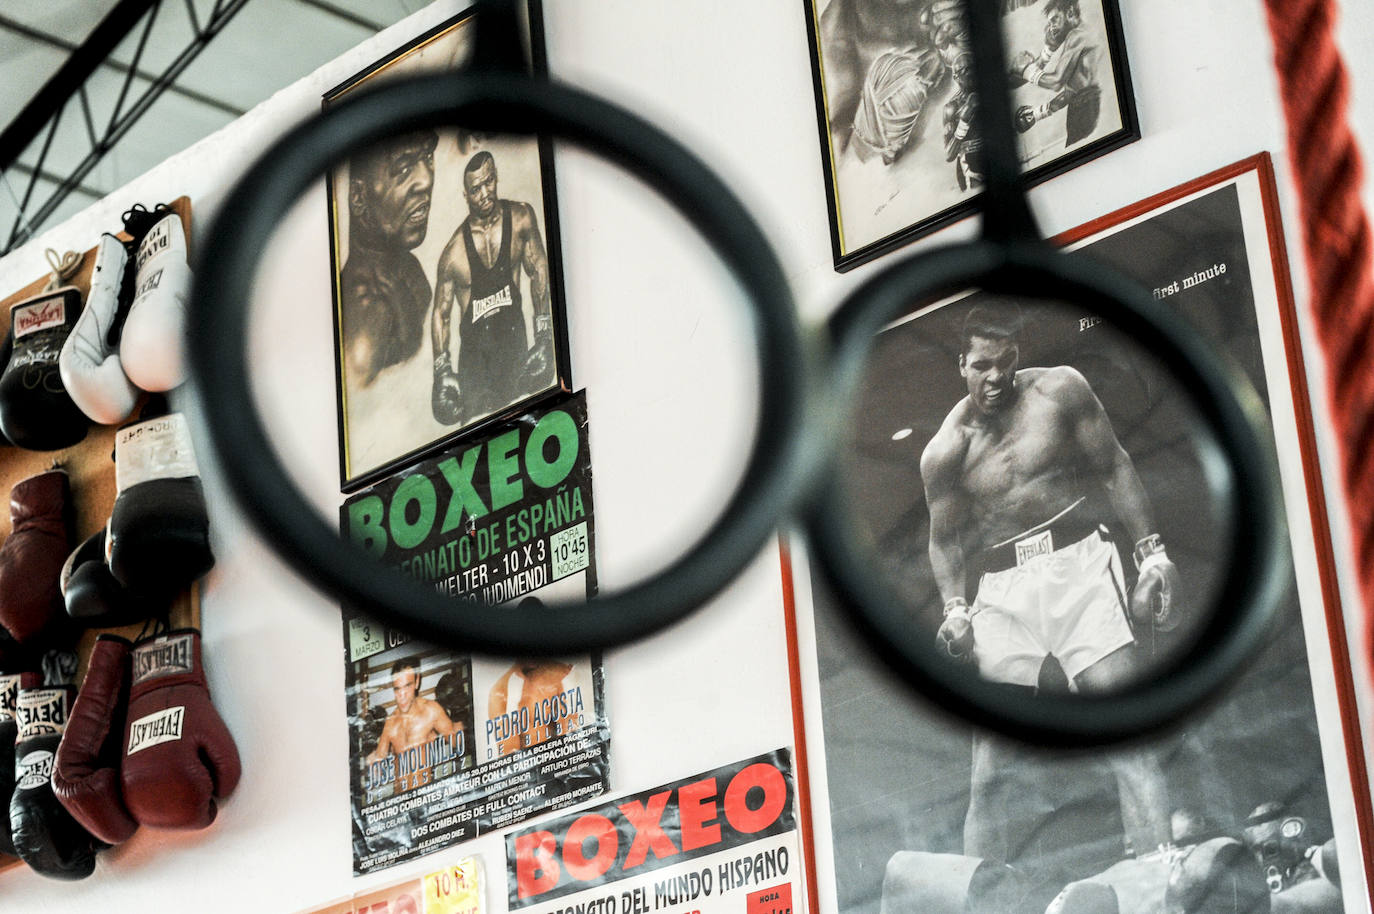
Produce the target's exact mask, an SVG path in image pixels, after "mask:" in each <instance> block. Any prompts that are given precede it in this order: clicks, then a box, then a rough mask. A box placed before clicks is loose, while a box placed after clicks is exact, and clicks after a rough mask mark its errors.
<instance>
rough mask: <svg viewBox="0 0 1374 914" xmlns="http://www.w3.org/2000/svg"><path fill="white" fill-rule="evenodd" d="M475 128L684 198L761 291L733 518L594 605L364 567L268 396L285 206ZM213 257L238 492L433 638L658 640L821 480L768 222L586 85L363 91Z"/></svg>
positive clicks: (452, 85) (351, 589)
mask: <svg viewBox="0 0 1374 914" xmlns="http://www.w3.org/2000/svg"><path fill="white" fill-rule="evenodd" d="M458 123H462V124H464V125H465V126H468V127H472V128H477V129H483V130H489V131H493V132H498V133H524V134H529V133H532V132H534V131H536V130H537V131H538V132H539V133H541V134H542V135H548V136H553V137H562V138H564V139H568V140H572V141H573V142H575V143H577V144H578V145H580V146H582V147H584V148H586V149H588V150H590V151H592V152H594V153H597V154H599V155H601V156H603V157H605V158H607V159H609V160H611V161H613V162H616V163H617V164H619V165H620V166H622V167H623V168H625V169H626V170H627V171H629V172H631V173H633V174H635V175H637V176H638V177H640V178H641V179H643V180H644V181H645V182H646V183H647V184H648V185H649V186H650V187H652V188H654V189H655V190H657V191H658V192H659V193H660V194H661V195H662V196H663V197H664V198H665V199H667V200H668V202H669V203H671V204H673V205H675V206H676V207H677V208H678V209H679V210H680V211H681V212H682V213H683V215H684V216H685V217H686V218H687V219H688V221H689V222H690V223H691V224H692V225H693V226H694V227H695V228H696V229H697V230H698V231H699V232H701V234H702V236H703V237H704V238H705V240H706V242H707V243H708V244H710V245H711V246H712V247H713V248H714V249H715V250H716V252H717V253H718V255H719V256H720V257H721V259H722V260H723V261H724V262H725V264H726V266H727V267H728V268H729V269H730V271H731V272H732V273H733V274H734V276H735V277H736V278H737V279H738V280H739V282H740V284H741V286H742V287H743V290H744V293H745V294H746V296H747V297H748V299H749V300H750V302H751V304H752V307H751V308H750V309H749V313H750V315H751V318H752V321H753V325H754V330H755V333H756V337H757V344H758V356H759V372H760V420H759V428H758V437H757V438H756V440H755V441H754V443H753V449H752V452H751V454H750V457H749V461H748V463H747V465H746V468H745V471H744V475H743V477H742V480H741V482H740V484H739V486H738V487H737V488H736V490H735V491H734V493H733V494H732V495H731V497H730V500H729V502H728V503H727V505H726V507H725V510H724V512H723V513H722V514H721V515H720V517H719V518H718V519H717V520H716V521H715V523H714V524H713V525H712V526H711V527H710V528H709V529H708V530H707V532H706V533H705V535H703V536H702V538H701V539H699V540H698V541H697V542H696V543H695V544H693V546H692V547H691V549H690V550H688V551H687V552H686V553H685V554H684V555H683V556H682V557H681V558H679V559H678V560H676V561H675V562H674V563H673V564H671V565H670V566H668V567H667V568H666V569H664V570H663V571H662V572H661V573H660V574H658V575H656V576H654V577H652V578H649V579H647V580H644V581H642V582H639V583H636V584H634V585H632V586H630V587H628V588H627V589H624V590H621V591H618V592H616V593H613V594H611V595H609V596H605V597H597V598H596V599H595V600H593V601H592V602H591V603H588V604H583V605H559V606H544V607H540V606H534V605H524V606H503V607H501V609H500V611H499V612H494V611H492V609H491V608H490V607H489V606H485V605H482V604H473V603H465V602H460V601H456V600H453V599H451V598H449V597H445V596H441V595H440V594H439V593H438V592H437V591H436V590H434V589H433V588H432V587H428V586H425V585H422V584H420V583H418V582H415V581H411V580H409V579H406V578H404V577H402V576H401V575H400V574H398V573H394V572H386V573H383V572H382V571H381V570H380V569H379V567H378V566H376V565H375V564H374V563H371V562H367V561H359V555H358V552H357V551H356V550H355V549H354V548H352V547H349V546H348V545H347V544H345V543H343V542H342V540H341V537H340V534H339V532H338V531H337V530H333V529H330V528H329V527H328V526H327V525H326V524H325V523H324V522H323V521H322V520H321V519H320V517H319V515H318V514H317V512H316V511H315V509H314V508H313V507H311V506H310V504H309V503H308V502H307V501H306V500H305V498H304V497H303V496H302V494H301V493H300V491H299V490H298V489H297V488H296V487H295V485H294V484H293V483H292V482H291V480H290V477H289V475H288V474H287V472H286V470H285V468H284V467H283V466H282V465H281V463H280V461H279V459H278V456H277V454H276V453H275V451H274V450H273V448H272V447H271V445H270V443H269V441H268V437H267V434H266V432H265V431H264V429H263V425H262V422H261V418H260V417H259V415H258V413H257V411H256V409H255V408H254V406H253V398H252V395H251V391H250V388H249V383H248V369H247V351H246V350H247V332H246V330H247V326H246V325H247V313H248V302H249V301H251V300H252V286H253V280H254V277H255V276H256V273H257V266H258V262H259V260H260V259H261V256H262V254H263V252H264V250H265V248H266V246H267V243H268V241H269V240H270V239H271V237H272V235H273V232H274V231H275V229H276V228H277V225H278V221H279V220H280V218H281V215H282V214H283V213H285V212H286V211H287V210H288V209H289V208H290V207H291V206H292V205H293V204H294V203H295V202H296V200H297V199H299V197H300V196H301V194H303V193H305V192H307V191H311V192H313V191H314V190H315V183H314V182H316V181H318V180H319V178H320V176H322V175H323V174H324V173H325V171H326V169H328V168H329V167H330V166H331V165H334V164H335V163H337V162H339V161H341V160H342V159H343V158H344V157H345V156H346V155H347V154H348V153H349V152H351V151H352V150H355V149H358V148H360V147H363V146H366V145H368V144H369V143H374V142H377V141H379V140H383V139H385V138H387V137H388V136H392V135H395V134H398V133H403V132H406V131H411V130H418V129H422V128H429V127H445V126H452V125H454V124H458ZM200 250H201V255H200V256H199V258H198V263H197V266H196V274H195V275H196V280H195V285H194V289H193V294H192V296H191V304H190V309H189V311H190V314H189V326H190V336H189V362H190V366H191V377H192V381H193V383H194V387H195V390H196V392H197V394H198V396H199V398H200V400H201V402H202V403H203V405H204V411H205V424H206V426H207V434H208V437H209V440H210V442H211V444H212V446H213V449H214V451H215V452H216V454H217V455H218V458H219V463H220V466H221V467H222V470H223V473H224V474H225V476H226V478H227V483H228V486H229V488H230V490H231V491H232V492H233V493H234V495H235V497H236V498H237V500H238V502H239V504H240V506H241V507H242V509H243V510H244V512H245V513H246V514H247V515H248V517H249V518H250V519H251V520H252V521H253V522H254V523H255V524H256V526H257V527H258V529H259V531H260V532H261V533H262V535H263V536H264V537H265V538H266V539H267V540H268V541H269V542H270V543H271V544H272V546H273V547H275V549H276V550H277V552H278V553H279V554H280V555H282V556H283V557H284V558H285V559H286V561H287V562H288V563H289V564H291V565H292V566H293V567H294V568H295V569H296V570H297V571H298V572H300V573H301V574H302V575H303V576H304V577H305V578H306V579H307V580H308V581H310V582H311V583H312V584H313V585H314V586H315V587H317V588H319V589H320V590H322V591H324V592H325V593H327V594H329V595H331V596H332V597H334V598H335V599H337V600H339V601H340V602H341V603H343V604H344V605H347V606H350V607H353V608H355V609H359V610H362V611H365V612H367V613H369V614H371V615H373V616H375V617H377V618H379V619H380V620H382V621H384V622H387V623H389V624H392V625H395V626H396V627H398V628H401V629H403V630H406V631H409V632H412V633H413V634H415V635H416V636H418V637H421V638H425V639H428V640H431V641H435V642H439V643H446V644H450V645H454V646H459V647H461V648H462V649H463V650H472V651H484V652H489V653H500V654H528V653H542V654H554V653H578V652H581V651H584V650H587V649H590V648H593V647H600V646H607V645H612V644H616V643H620V642H624V641H628V640H630V639H633V638H637V637H641V636H643V635H646V634H648V633H650V632H653V631H655V630H657V629H659V628H662V627H663V626H666V625H668V624H670V623H672V622H674V621H676V620H677V619H679V618H681V617H682V616H684V615H686V614H687V613H689V612H691V611H692V610H693V609H695V608H697V607H699V606H701V605H702V604H704V603H705V602H706V601H707V600H708V599H709V598H711V597H712V596H713V595H715V594H716V593H717V592H719V591H720V590H721V589H723V588H724V587H725V586H726V585H727V584H728V583H729V582H730V581H731V580H732V579H733V578H734V577H735V576H736V575H737V574H738V573H739V572H740V571H741V570H742V569H743V568H744V567H745V566H746V565H747V564H749V563H750V562H751V561H753V559H754V557H755V555H757V553H758V551H759V550H760V548H762V547H763V545H764V544H765V543H766V542H767V541H768V540H769V539H770V538H771V537H772V536H774V535H775V532H776V530H777V528H778V526H779V525H780V522H781V521H782V519H783V517H784V516H786V514H787V512H788V511H789V510H790V508H791V507H792V506H793V505H794V504H795V502H796V497H797V494H798V493H799V492H800V491H802V490H803V489H804V488H805V486H804V485H803V484H802V479H803V477H804V476H805V467H806V466H807V465H809V464H810V462H811V461H809V460H808V459H804V456H803V455H804V452H805V448H804V447H803V444H804V442H803V435H802V430H803V419H804V416H805V412H806V405H805V404H806V397H807V394H808V391H809V386H808V378H809V377H810V371H811V369H810V354H809V352H808V350H807V347H806V345H805V344H804V341H803V337H802V333H801V328H800V325H799V323H798V320H797V318H796V315H795V307H794V303H793V300H792V296H791V293H790V289H789V286H788V283H787V280H786V276H785V275H784V273H783V270H782V267H781V265H780V264H779V262H778V259H777V256H776V255H775V254H774V252H773V250H772V248H771V246H770V245H769V244H768V241H767V239H766V238H765V236H764V234H763V232H762V231H761V230H760V228H759V227H758V225H757V224H756V223H755V221H754V219H753V217H752V216H751V215H750V214H749V212H748V211H747V210H746V209H745V208H744V206H743V205H742V204H741V203H740V202H739V201H738V200H737V199H736V197H735V195H734V194H733V193H732V192H731V191H730V190H729V188H728V187H726V185H725V184H724V183H723V182H722V181H721V180H720V179H719V178H718V177H717V176H716V175H715V174H714V172H712V171H711V169H709V168H708V167H707V166H706V165H705V164H703V163H702V162H701V161H700V160H698V159H697V158H696V156H694V155H693V154H692V153H691V152H690V151H688V150H687V149H686V148H685V147H683V146H682V145H681V144H680V143H678V142H677V141H676V140H674V139H672V138H671V137H669V136H668V135H666V134H665V133H663V132H662V131H660V130H658V129H657V128H655V127H653V126H652V125H650V124H649V123H647V122H646V121H644V120H642V119H641V118H639V117H637V116H635V115H634V114H631V113H630V112H628V111H625V110H623V109H621V108H619V107H616V106H614V105H612V104H610V103H609V102H606V101H602V100H600V99H597V98H595V97H593V96H590V95H588V94H586V93H584V92H580V91H578V90H575V89H572V88H569V87H566V86H560V85H558V84H555V83H550V82H547V81H543V80H535V79H531V78H529V77H525V76H521V75H518V74H511V73H496V72H483V73H472V72H469V73H462V74H451V73H450V74H441V75H430V76H420V77H415V78H411V79H407V80H404V81H397V82H392V83H388V84H385V85H383V86H381V87H379V88H377V89H374V90H370V91H368V92H366V93H361V94H359V95H357V96H354V97H350V98H348V99H347V100H345V101H343V102H342V103H340V104H339V105H337V106H334V107H331V108H330V109H329V110H328V111H327V112H325V113H324V114H322V115H320V116H319V117H315V118H312V119H311V120H309V121H307V122H305V123H303V124H301V125H299V126H298V127H296V128H295V129H293V130H292V131H291V132H290V133H288V134H287V135H286V136H285V137H283V138H282V139H281V140H279V141H278V142H277V143H275V144H274V145H273V146H272V147H271V148H270V149H269V150H268V151H267V152H266V153H265V154H264V155H263V156H262V157H261V158H260V159H258V161H257V162H256V163H255V164H254V165H253V166H252V167H251V168H250V169H249V171H248V172H247V173H246V174H245V175H244V176H243V177H242V178H241V179H240V180H239V182H238V183H237V184H236V185H235V186H234V188H233V189H232V190H231V191H230V192H229V194H228V196H227V197H226V198H225V200H224V203H223V205H222V207H221V208H220V210H219V213H218V215H217V217H216V218H215V220H214V222H213V223H212V224H211V227H210V229H209V231H208V232H207V235H206V238H205V240H204V242H203V243H202V244H201V246H200Z"/></svg>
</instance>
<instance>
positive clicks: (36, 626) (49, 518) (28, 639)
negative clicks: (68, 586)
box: [0, 470, 71, 646]
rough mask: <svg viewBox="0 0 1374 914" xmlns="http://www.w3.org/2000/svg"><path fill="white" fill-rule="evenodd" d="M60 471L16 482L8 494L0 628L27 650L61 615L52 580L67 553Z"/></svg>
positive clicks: (0, 549)
mask: <svg viewBox="0 0 1374 914" xmlns="http://www.w3.org/2000/svg"><path fill="white" fill-rule="evenodd" d="M68 492H69V486H68V482H67V473H66V471H65V470H49V471H48V472H46V473H39V474H38V475H37V476H30V477H29V478H28V479H23V480H20V481H19V482H17V483H15V484H14V488H12V489H10V522H11V523H10V535H9V537H8V538H7V539H6V540H5V542H4V545H0V626H3V627H4V629H5V631H6V632H8V633H9V635H10V637H12V638H13V639H14V640H15V641H18V642H19V643H20V644H22V645H25V646H28V645H31V644H33V643H34V642H35V641H38V640H41V639H42V638H43V637H44V636H45V635H47V634H49V633H50V631H51V629H52V628H53V627H54V626H55V625H56V624H58V623H59V622H60V620H61V618H62V617H63V616H65V614H66V613H65V607H64V605H63V603H62V591H61V589H60V587H59V584H58V580H59V578H60V577H61V574H62V565H63V563H64V562H66V560H67V553H68V552H70V551H71V543H70V541H69V537H68V533H67V530H68V517H69V511H68Z"/></svg>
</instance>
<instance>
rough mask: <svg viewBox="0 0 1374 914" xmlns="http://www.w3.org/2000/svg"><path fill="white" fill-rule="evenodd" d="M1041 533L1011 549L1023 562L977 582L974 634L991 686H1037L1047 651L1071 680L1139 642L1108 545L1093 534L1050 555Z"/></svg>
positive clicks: (1118, 564) (982, 670) (980, 668)
mask: <svg viewBox="0 0 1374 914" xmlns="http://www.w3.org/2000/svg"><path fill="white" fill-rule="evenodd" d="M1044 535H1045V534H1044V533H1041V534H1035V535H1033V536H1031V537H1027V539H1026V541H1025V542H1024V543H1023V542H1022V541H1018V542H1016V543H1013V544H1010V545H1013V546H1015V547H1016V548H1015V551H1014V553H1013V554H1014V555H1015V556H1016V561H1017V562H1018V563H1019V564H1015V565H1013V566H1012V567H1009V568H1006V569H1003V570H999V571H988V572H985V573H984V574H983V575H982V577H981V578H980V579H979V582H978V598H977V599H976V600H974V603H973V607H972V610H971V612H972V617H973V635H974V640H975V642H976V644H977V648H976V656H977V658H978V671H979V672H980V673H981V674H982V675H983V677H984V678H985V679H988V680H990V681H992V682H1006V683H1012V684H1015V685H1023V686H1035V685H1036V683H1037V682H1038V680H1039V677H1040V666H1041V664H1042V663H1043V662H1044V660H1045V656H1046V655H1047V654H1053V655H1054V656H1055V659H1057V660H1058V661H1059V664H1060V665H1061V666H1062V667H1063V668H1064V672H1065V673H1066V674H1067V675H1068V677H1069V679H1070V681H1072V680H1073V679H1074V677H1076V676H1077V675H1078V674H1079V673H1081V672H1083V671H1084V670H1086V669H1087V668H1088V667H1090V666H1092V665H1093V664H1094V663H1097V661H1099V660H1101V659H1102V658H1103V657H1106V656H1107V655H1108V654H1110V653H1112V652H1113V651H1115V650H1118V649H1119V648H1122V647H1124V646H1126V645H1128V644H1130V643H1132V642H1133V641H1134V640H1135V637H1134V635H1133V634H1132V633H1131V626H1130V622H1129V620H1128V618H1127V615H1126V603H1125V593H1126V587H1125V579H1124V576H1123V575H1122V570H1121V558H1120V556H1118V555H1117V551H1116V546H1115V545H1113V544H1112V542H1111V540H1109V539H1107V537H1106V536H1104V535H1103V532H1102V531H1101V530H1094V531H1093V532H1092V533H1089V534H1088V535H1087V536H1085V537H1083V538H1082V539H1079V540H1077V541H1076V542H1072V543H1069V544H1068V545H1065V546H1062V547H1059V548H1054V546H1058V544H1057V543H1056V544H1054V546H1049V548H1048V550H1047V549H1046V548H1045V547H1046V546H1048V544H1047V543H1045V542H1044V541H1043V537H1044ZM1030 540H1035V541H1036V542H1034V543H1031V542H1029V541H1030Z"/></svg>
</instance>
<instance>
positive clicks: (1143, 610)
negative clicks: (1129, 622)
mask: <svg viewBox="0 0 1374 914" xmlns="http://www.w3.org/2000/svg"><path fill="white" fill-rule="evenodd" d="M1135 565H1136V569H1137V570H1138V571H1139V572H1140V576H1139V577H1138V578H1137V579H1136V582H1135V587H1134V588H1133V589H1132V590H1131V618H1132V619H1134V620H1135V622H1136V623H1137V624H1142V625H1143V624H1146V623H1149V624H1153V625H1154V627H1155V628H1157V629H1159V630H1160V631H1162V632H1167V631H1172V630H1174V629H1175V628H1177V627H1178V624H1179V622H1181V621H1182V620H1183V611H1182V609H1181V608H1180V607H1179V605H1178V596H1179V574H1178V566H1177V565H1175V564H1174V563H1173V562H1171V561H1169V556H1168V555H1167V554H1166V553H1165V552H1164V543H1163V542H1162V541H1161V540H1160V538H1159V535H1158V534H1153V533H1152V534H1150V535H1149V536H1147V537H1145V538H1143V539H1142V540H1141V541H1140V542H1138V543H1136V544H1135Z"/></svg>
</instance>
